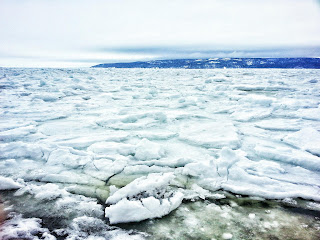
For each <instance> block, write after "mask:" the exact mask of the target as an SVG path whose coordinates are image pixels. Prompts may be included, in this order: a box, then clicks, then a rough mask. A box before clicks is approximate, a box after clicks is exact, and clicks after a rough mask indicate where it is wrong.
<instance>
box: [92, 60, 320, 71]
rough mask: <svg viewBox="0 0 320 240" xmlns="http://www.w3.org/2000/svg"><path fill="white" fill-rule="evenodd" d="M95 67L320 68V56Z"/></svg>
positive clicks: (98, 66) (126, 63) (153, 62)
mask: <svg viewBox="0 0 320 240" xmlns="http://www.w3.org/2000/svg"><path fill="white" fill-rule="evenodd" d="M92 67H93V68H176V69H215V68H218V69H219V68H220V69H221V68H293V69H320V58H207V59H167V60H152V61H139V62H121V63H102V64H98V65H95V66H92Z"/></svg>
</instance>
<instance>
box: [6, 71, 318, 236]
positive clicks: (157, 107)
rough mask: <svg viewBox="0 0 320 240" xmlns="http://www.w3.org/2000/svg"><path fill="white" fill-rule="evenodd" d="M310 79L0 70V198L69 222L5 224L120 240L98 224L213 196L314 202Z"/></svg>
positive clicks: (277, 74)
mask: <svg viewBox="0 0 320 240" xmlns="http://www.w3.org/2000/svg"><path fill="white" fill-rule="evenodd" d="M319 73H320V72H319V70H281V69H279V70H268V69H259V70H254V69H252V70H247V69H240V70H236V69H234V70H221V69H220V70H181V69H179V70H178V69H72V70H70V69H1V70H0V78H1V79H0V98H1V110H0V114H1V119H0V123H1V124H0V190H2V191H3V190H11V191H13V190H12V189H19V190H18V191H17V192H16V193H15V198H17V199H21V201H24V199H26V198H27V199H28V201H31V202H32V201H33V202H34V204H38V203H39V204H40V205H41V204H42V203H43V202H46V201H48V202H50V204H51V206H52V209H55V210H51V211H52V216H53V217H61V216H60V215H59V214H58V212H59V211H64V210H65V209H67V211H68V214H69V215H68V214H67V215H68V217H66V220H65V221H63V224H62V223H61V224H62V225H61V224H60V225H61V226H60V225H59V224H58V225H59V229H58V226H55V225H52V226H47V225H46V226H45V227H42V226H41V218H43V220H44V222H46V221H45V219H46V218H48V216H47V215H46V216H44V215H43V214H38V215H37V213H38V210H37V211H36V210H35V211H34V214H33V216H34V217H35V218H31V219H30V220H24V219H23V218H22V217H21V216H20V215H15V216H13V217H12V218H11V220H10V221H11V222H8V223H7V224H8V226H9V228H10V226H11V225H10V224H11V223H14V222H19V221H20V223H19V224H18V225H19V226H21V228H23V226H24V223H25V222H28V221H30V222H31V223H30V228H31V230H30V231H31V232H32V231H33V230H32V229H33V228H38V232H39V233H41V234H43V235H44V236H43V238H44V237H46V238H47V239H53V238H54V236H63V237H66V238H67V237H69V238H70V239H75V238H77V237H79V238H82V239H86V238H88V231H86V230H85V229H84V230H83V229H82V228H85V226H82V225H81V224H82V223H81V221H82V222H87V223H88V225H90V226H92V227H93V228H94V229H96V232H95V234H96V235H97V236H96V237H97V239H98V238H99V237H102V238H112V237H114V238H119V239H120V238H121V237H123V238H125V237H126V236H127V235H126V234H128V233H127V232H126V231H122V230H121V229H118V228H111V227H110V226H109V225H107V223H106V221H105V220H107V221H109V222H110V223H111V224H113V223H120V222H131V221H141V220H144V219H152V218H159V217H162V216H164V215H167V214H169V213H170V212H171V211H173V210H174V209H176V208H179V205H180V204H181V202H182V200H183V199H185V200H186V201H189V200H190V199H193V200H197V199H204V198H206V197H207V196H211V197H212V196H215V195H214V194H215V193H214V192H215V191H217V190H221V189H222V190H226V191H229V192H232V193H234V194H243V195H251V196H254V197H262V198H267V199H287V198H304V199H307V200H311V201H315V202H316V201H320V192H319V188H320V174H319V170H320V157H319V154H320V150H319V149H320V139H319V136H320V133H319V130H320V124H319V121H320V117H319V112H320V107H319V103H320V95H319V91H320V85H319V83H318V82H319V81H318V82H316V81H311V80H313V79H317V78H319V77H318V76H319ZM17 201H18V200H17ZM105 202H106V204H107V206H105V205H104V203H105ZM311 203H312V202H311ZM18 205H19V204H18ZM77 207H80V208H81V210H80V212H79V213H81V214H80V215H79V214H77V213H76V212H75V209H77ZM63 209H64V210H63ZM103 210H104V211H105V213H104V214H103V212H102V211H103ZM21 212H23V211H21ZM28 213H30V212H28ZM71 213H72V214H71ZM48 214H49V213H48ZM104 216H106V219H104ZM39 219H40V220H39ZM100 221H102V222H103V224H102V223H101V222H100ZM100 223H101V224H100ZM97 226H100V227H97ZM47 228H48V229H49V230H48V229H47ZM97 228H98V229H97ZM23 231H25V234H26V236H29V235H28V234H31V232H30V231H29V230H28V228H26V230H23ZM102 232H109V233H110V234H109V235H104V233H102ZM13 234H15V233H13ZM52 234H53V235H52ZM86 234H87V235H86ZM13 236H14V235H13ZM130 236H131V238H136V239H139V238H142V237H143V236H144V235H143V234H142V233H138V232H133V233H130ZM225 236H227V235H225ZM228 236H230V235H228Z"/></svg>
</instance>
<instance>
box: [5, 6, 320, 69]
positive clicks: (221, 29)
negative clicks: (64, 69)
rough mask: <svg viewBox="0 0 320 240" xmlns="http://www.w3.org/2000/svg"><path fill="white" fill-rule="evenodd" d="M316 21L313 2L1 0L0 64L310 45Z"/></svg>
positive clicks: (318, 35)
mask: <svg viewBox="0 0 320 240" xmlns="http://www.w3.org/2000/svg"><path fill="white" fill-rule="evenodd" d="M319 22H320V7H319V4H318V3H317V1H313V0H268V1H263V0H243V1H239V0H162V1H156V0H137V1H132V0H117V1H112V0H109V1H108V0H107V1H103V0H91V1H89V0H88V1H85V0H68V1H63V0H55V1H51V0H47V1H46V0H41V1H40V0H25V1H22V0H1V1H0V29H1V30H0V31H1V38H0V57H1V59H2V60H1V59H0V65H2V66H3V65H4V64H5V59H6V57H7V56H12V55H15V56H19V55H20V56H23V59H26V57H27V56H30V57H32V56H34V55H37V54H38V55H39V52H41V53H42V54H43V56H42V57H43V58H48V59H52V56H53V57H54V60H55V61H57V62H59V59H61V61H62V60H65V59H66V58H68V56H65V55H66V54H62V53H64V52H73V53H75V52H77V54H73V55H74V57H77V56H82V55H87V54H89V55H90V56H88V57H89V59H93V58H95V56H96V55H95V54H97V53H96V52H92V53H90V52H88V49H101V48H113V47H117V48H121V47H128V46H129V47H132V46H133V47H141V46H142V47H147V46H160V47H167V46H180V47H181V46H182V47H183V46H196V47H201V46H202V47H203V48H205V47H207V48H210V49H219V48H232V49H235V50H237V49H238V48H246V47H249V48H252V47H260V48H264V47H268V48H270V47H304V46H315V45H317V44H319V43H320V28H319ZM101 54H104V55H103V56H104V57H103V59H115V58H113V57H112V55H110V54H111V53H106V52H105V53H101ZM113 54H114V53H113ZM147 55H150V54H147ZM118 57H119V58H120V59H123V60H130V59H132V58H133V59H141V58H144V57H148V56H144V55H143V56H139V55H138V56H137V55H135V56H133V55H132V54H131V56H128V55H123V56H121V55H118ZM72 58H73V57H71V56H70V59H72ZM11 59H13V58H11ZM100 59H101V58H97V60H100ZM12 61H13V60H12ZM21 61H23V60H21ZM13 64H14V61H13ZM26 65H28V64H27V63H26Z"/></svg>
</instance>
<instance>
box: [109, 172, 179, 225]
mask: <svg viewBox="0 0 320 240" xmlns="http://www.w3.org/2000/svg"><path fill="white" fill-rule="evenodd" d="M174 177H175V176H174V174H173V173H164V174H159V173H153V174H149V175H148V176H143V177H140V178H138V179H136V180H134V181H133V182H131V183H129V184H128V185H127V186H125V187H123V188H121V189H119V190H117V191H116V192H115V193H114V194H113V195H112V196H110V197H109V198H108V199H107V201H106V203H107V204H113V205H111V206H109V207H106V209H105V216H106V217H107V218H109V221H110V223H111V224H116V223H121V222H139V221H142V220H145V219H149V218H157V217H162V216H164V215H167V214H169V213H170V212H171V211H173V210H174V209H176V208H177V207H178V206H179V205H180V204H181V202H182V200H183V194H182V193H181V192H179V191H178V192H173V191H172V190H168V185H169V184H170V182H171V181H172V180H173V179H174Z"/></svg>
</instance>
